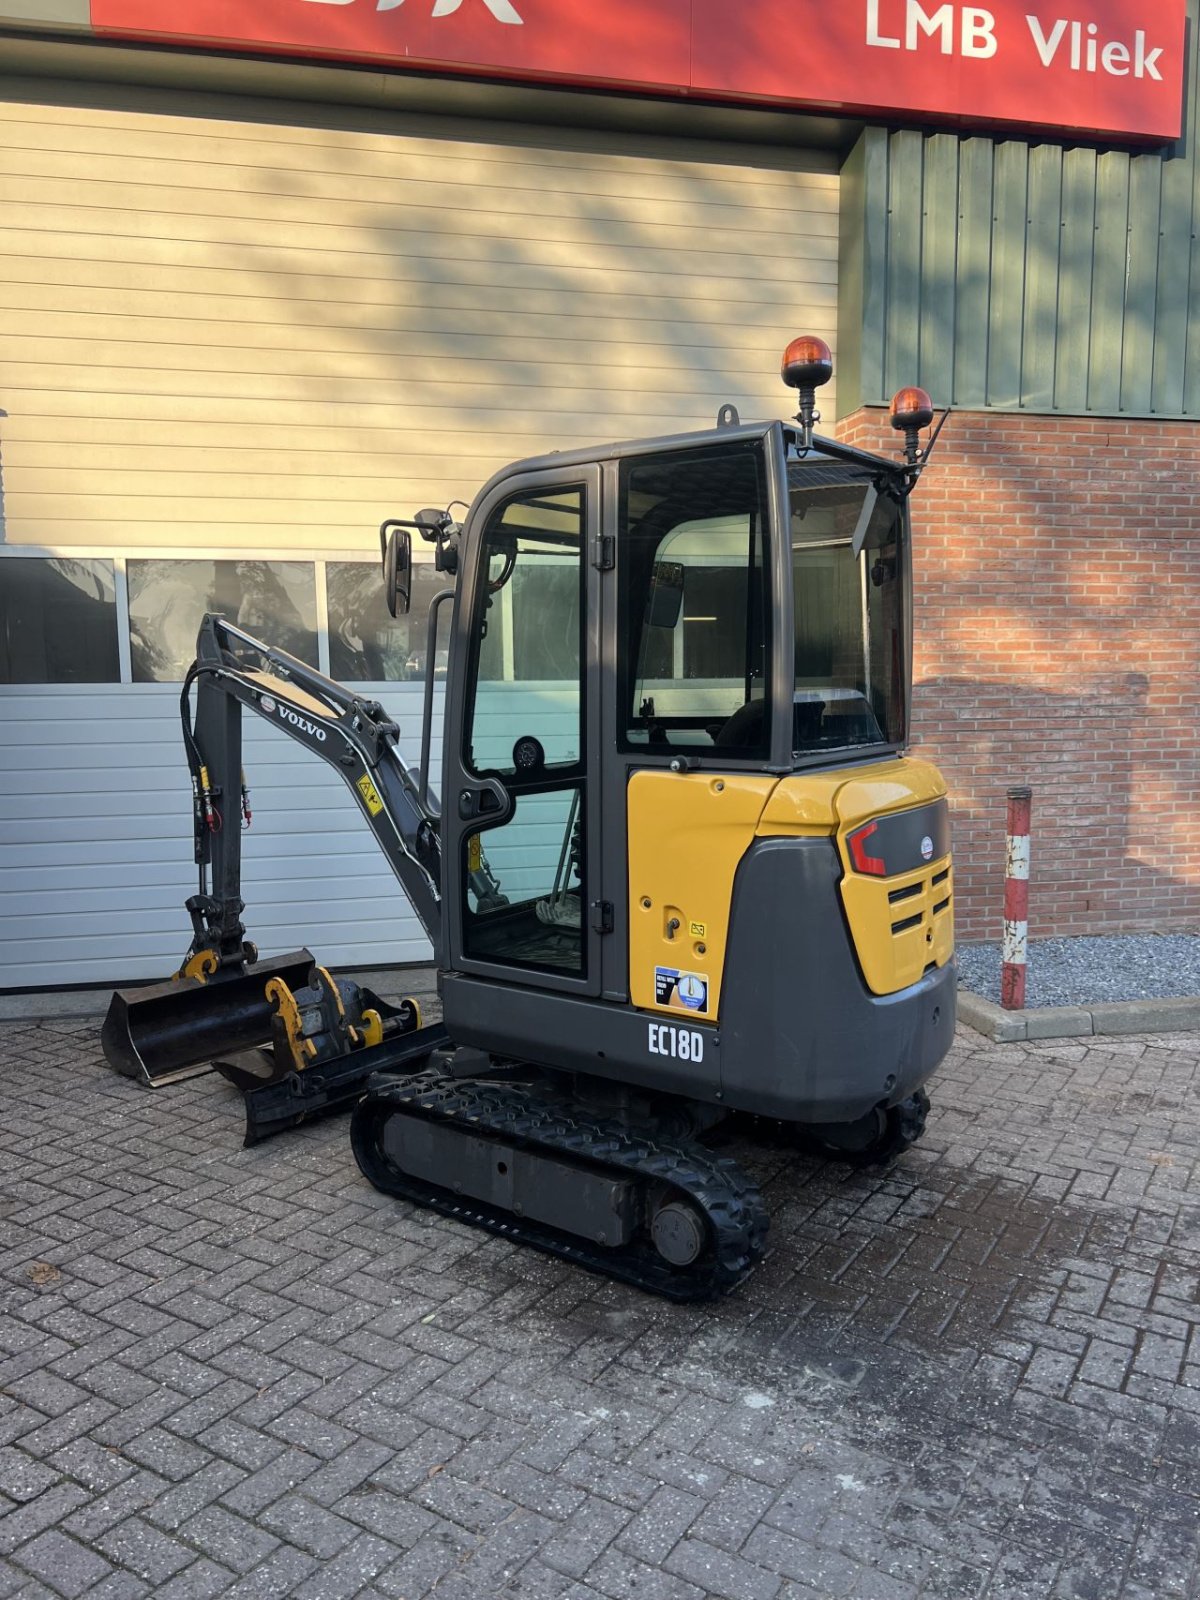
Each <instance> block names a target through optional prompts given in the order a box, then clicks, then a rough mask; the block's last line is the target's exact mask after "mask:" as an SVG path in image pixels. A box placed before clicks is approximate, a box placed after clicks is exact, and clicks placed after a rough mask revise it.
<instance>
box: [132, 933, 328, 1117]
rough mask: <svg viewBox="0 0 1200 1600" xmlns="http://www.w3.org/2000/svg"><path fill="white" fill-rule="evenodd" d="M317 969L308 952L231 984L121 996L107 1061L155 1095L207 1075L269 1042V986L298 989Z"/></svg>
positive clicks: (251, 970) (253, 968) (247, 971)
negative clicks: (223, 1061)
mask: <svg viewBox="0 0 1200 1600" xmlns="http://www.w3.org/2000/svg"><path fill="white" fill-rule="evenodd" d="M313 965H314V960H313V956H312V954H311V952H310V951H308V950H293V951H291V952H289V953H288V954H287V955H283V956H276V957H275V958H274V959H272V960H268V961H256V962H254V963H253V964H252V965H250V966H247V967H245V968H244V969H243V970H242V971H241V972H240V973H237V974H235V975H233V976H230V977H222V976H220V975H217V976H215V977H213V978H212V979H211V980H209V981H207V982H204V981H201V980H199V979H197V978H172V979H171V980H170V981H169V982H168V983H157V984H153V985H152V986H150V987H149V988H145V989H118V990H117V991H116V993H115V994H114V995H113V997H112V1002H111V1004H110V1005H109V1008H108V1015H107V1016H106V1017H105V1019H104V1027H103V1030H102V1031H101V1034H100V1042H101V1045H102V1047H103V1049H104V1055H105V1058H106V1059H107V1061H108V1064H109V1066H110V1067H113V1068H114V1069H115V1070H116V1071H117V1072H120V1073H123V1074H124V1076H125V1077H127V1078H134V1079H136V1080H137V1081H138V1082H140V1083H146V1084H149V1085H151V1087H155V1088H157V1087H158V1086H159V1085H161V1084H164V1083H177V1082H178V1081H179V1080H180V1079H181V1078H190V1077H194V1076H195V1075H196V1074H197V1073H199V1072H207V1071H208V1070H209V1067H210V1066H211V1064H212V1063H213V1061H214V1060H215V1059H217V1058H219V1057H225V1056H231V1055H236V1054H238V1053H239V1052H240V1051H243V1050H250V1049H252V1048H253V1047H254V1046H256V1045H261V1044H262V1043H263V1042H264V1041H265V1040H269V1039H270V1037H271V1019H272V1017H273V1016H274V1014H275V1007H274V1005H273V1004H272V1002H271V1000H270V999H268V997H267V992H266V991H267V984H268V983H269V982H270V980H271V979H272V978H280V979H282V980H283V982H284V983H285V984H286V985H287V987H288V988H289V989H293V990H294V989H299V988H301V987H302V986H303V985H304V984H305V983H307V982H308V977H309V973H310V972H311V971H312V968H313Z"/></svg>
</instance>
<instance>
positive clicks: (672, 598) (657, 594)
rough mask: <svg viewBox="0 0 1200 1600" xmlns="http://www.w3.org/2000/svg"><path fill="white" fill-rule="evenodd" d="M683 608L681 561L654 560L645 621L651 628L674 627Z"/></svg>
mask: <svg viewBox="0 0 1200 1600" xmlns="http://www.w3.org/2000/svg"><path fill="white" fill-rule="evenodd" d="M682 610H683V563H682V562H680V561H656V562H655V563H654V571H653V572H652V573H651V575H650V593H649V594H648V595H647V596H646V622H647V624H648V625H649V626H650V627H651V628H674V627H676V626H677V625H678V622H679V616H680V613H681V612H682Z"/></svg>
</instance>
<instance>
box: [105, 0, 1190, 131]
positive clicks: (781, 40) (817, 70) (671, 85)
mask: <svg viewBox="0 0 1200 1600" xmlns="http://www.w3.org/2000/svg"><path fill="white" fill-rule="evenodd" d="M91 18H92V26H93V28H94V29H95V30H96V32H98V33H100V34H103V35H107V36H111V37H120V38H137V39H161V40H165V41H170V42H172V43H181V42H186V43H193V44H203V45H208V46H221V47H225V48H233V49H237V50H246V51H253V52H255V53H264V52H265V53H273V54H287V55H299V56H305V57H319V58H326V59H340V60H348V61H359V62H380V63H386V64H387V65H389V66H392V67H400V68H410V69H417V70H426V71H441V72H459V73H472V74H484V75H487V76H499V77H505V78H519V79H528V80H533V81H542V82H548V83H558V84H562V83H566V84H577V85H596V86H599V87H608V88H616V89H624V90H636V91H642V92H648V93H668V94H673V95H680V94H682V95H693V96H696V97H699V98H704V99H717V100H724V101H731V100H732V101H739V100H740V101H746V102H751V103H754V104H759V105H773V106H786V107H794V108H803V109H807V110H816V111H834V112H841V113H850V114H855V113H857V114H862V115H866V116H881V117H887V118H890V119H893V120H896V121H899V122H924V121H930V120H936V121H944V122H948V123H951V124H957V125H959V126H963V127H983V128H1003V127H1005V126H1014V127H1020V128H1026V129H1045V130H1053V131H1056V132H1062V133H1066V134H1068V135H1077V136H1082V137H1085V138H1086V137H1097V138H1113V139H1117V140H1155V141H1165V140H1170V139H1175V138H1178V136H1179V134H1180V131H1181V124H1182V111H1183V70H1184V38H1185V21H1186V0H1155V3H1154V4H1153V5H1147V4H1146V3H1145V0H1069V3H1068V0H989V3H988V4H987V5H960V4H957V3H943V0H652V3H651V0H91Z"/></svg>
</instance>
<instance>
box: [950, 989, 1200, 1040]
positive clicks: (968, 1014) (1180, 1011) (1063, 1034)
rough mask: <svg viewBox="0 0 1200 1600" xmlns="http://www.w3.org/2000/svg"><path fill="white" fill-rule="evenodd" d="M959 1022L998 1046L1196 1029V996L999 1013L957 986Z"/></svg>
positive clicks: (1199, 1015)
mask: <svg viewBox="0 0 1200 1600" xmlns="http://www.w3.org/2000/svg"><path fill="white" fill-rule="evenodd" d="M958 1020H959V1021H960V1022H962V1023H965V1024H966V1026H967V1027H968V1028H974V1030H975V1032H976V1033H981V1034H983V1036H984V1038H985V1039H993V1040H995V1042H996V1043H997V1044H1013V1043H1016V1042H1017V1041H1018V1040H1022V1039H1083V1038H1090V1037H1092V1036H1093V1035H1094V1034H1106V1033H1107V1034H1114V1033H1123V1034H1130V1033H1190V1032H1193V1031H1195V1032H1200V996H1189V997H1187V998H1185V999H1180V1000H1121V1001H1110V1002H1106V1003H1105V1004H1102V1005H1101V1004H1097V1005H1093V1006H1041V1007H1036V1008H1034V1009H1032V1010H1029V1011H1004V1010H1002V1008H1001V1007H1000V1006H998V1005H994V1004H993V1003H992V1001H990V1000H984V999H983V998H982V996H980V995H977V994H972V993H971V991H970V990H969V989H960V990H959V991H958Z"/></svg>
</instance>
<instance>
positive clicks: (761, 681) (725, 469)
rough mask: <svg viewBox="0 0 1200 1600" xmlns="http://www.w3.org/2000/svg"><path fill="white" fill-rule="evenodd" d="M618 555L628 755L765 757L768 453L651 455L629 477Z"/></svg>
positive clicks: (731, 450) (748, 449) (740, 448)
mask: <svg viewBox="0 0 1200 1600" xmlns="http://www.w3.org/2000/svg"><path fill="white" fill-rule="evenodd" d="M622 479H623V482H622V500H621V528H620V543H619V546H618V565H619V569H620V570H619V594H620V629H621V637H622V642H623V646H624V648H623V651H622V658H623V666H622V678H623V681H622V683H621V687H620V695H621V700H622V703H623V705H624V708H625V709H624V715H625V717H626V719H627V720H626V722H625V725H624V730H625V731H624V739H623V741H622V742H623V747H624V748H625V749H646V748H649V749H654V750H667V749H673V748H676V747H679V746H692V747H702V748H711V747H713V746H720V747H722V748H725V749H729V750H736V752H737V753H738V754H740V755H757V754H761V753H763V752H764V751H765V749H766V742H767V734H768V726H767V718H766V716H765V693H766V681H765V670H766V651H767V620H768V609H767V605H766V593H767V581H768V574H767V572H766V570H765V564H764V557H763V549H764V546H763V532H764V527H765V525H766V520H767V504H766V487H765V481H764V473H763V462H762V453H761V449H760V448H759V447H758V446H757V445H755V444H751V445H746V444H743V443H739V444H736V445H732V446H728V447H723V448H717V449H713V448H705V449H701V450H691V451H686V452H678V453H675V454H672V455H669V456H651V457H645V458H642V459H637V460H634V461H632V462H629V463H627V464H626V466H625V467H624V468H623V470H622Z"/></svg>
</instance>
